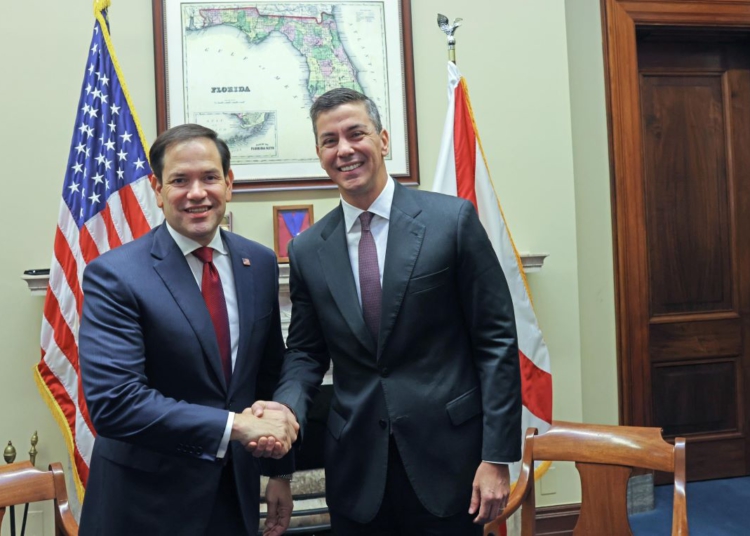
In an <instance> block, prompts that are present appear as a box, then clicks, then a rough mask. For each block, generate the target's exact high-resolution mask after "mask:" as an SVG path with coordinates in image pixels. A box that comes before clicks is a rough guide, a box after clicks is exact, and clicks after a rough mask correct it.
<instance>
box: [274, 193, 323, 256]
mask: <svg viewBox="0 0 750 536" xmlns="http://www.w3.org/2000/svg"><path fill="white" fill-rule="evenodd" d="M313 223H314V221H313V206H312V205H287V206H280V207H273V250H274V251H275V252H276V257H278V259H279V262H281V263H286V262H289V253H288V251H287V246H288V245H289V241H290V240H291V239H292V238H294V237H295V236H297V235H298V234H300V233H301V232H302V231H304V230H305V229H307V228H308V227H310V226H311V225H312V224H313Z"/></svg>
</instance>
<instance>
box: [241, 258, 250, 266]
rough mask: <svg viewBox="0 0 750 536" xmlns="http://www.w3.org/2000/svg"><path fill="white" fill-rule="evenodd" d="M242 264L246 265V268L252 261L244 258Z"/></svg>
mask: <svg viewBox="0 0 750 536" xmlns="http://www.w3.org/2000/svg"><path fill="white" fill-rule="evenodd" d="M242 264H244V265H245V266H250V259H246V258H245V257H242Z"/></svg>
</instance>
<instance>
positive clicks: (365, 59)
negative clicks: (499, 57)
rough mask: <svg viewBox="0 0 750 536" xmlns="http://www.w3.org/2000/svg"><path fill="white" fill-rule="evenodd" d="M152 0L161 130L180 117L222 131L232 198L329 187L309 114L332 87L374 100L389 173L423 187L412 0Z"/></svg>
mask: <svg viewBox="0 0 750 536" xmlns="http://www.w3.org/2000/svg"><path fill="white" fill-rule="evenodd" d="M152 2H153V5H152V7H153V22H154V45H155V46H154V50H155V52H154V53H155V70H156V113H157V129H158V132H159V133H161V132H163V131H164V130H166V129H167V128H169V127H170V126H174V125H179V124H182V123H188V122H197V123H200V124H203V125H205V126H208V127H210V128H213V129H214V130H216V131H217V132H219V135H220V136H221V137H222V138H223V139H225V141H227V143H228V145H229V146H230V150H231V151H232V169H233V171H234V174H235V181H234V187H233V190H234V191H235V192H251V191H268V190H284V189H317V188H335V184H333V182H332V181H331V180H330V179H329V178H328V177H327V176H326V175H325V173H324V172H323V170H322V169H321V167H320V165H319V162H318V159H317V156H316V154H315V140H314V137H313V132H312V125H311V123H310V119H309V115H308V114H309V107H310V105H311V104H312V102H313V100H314V99H315V98H317V97H318V96H319V95H320V94H322V93H323V92H325V91H327V90H328V89H332V88H333V87H339V86H346V87H353V88H354V89H358V90H361V91H362V92H364V93H365V94H367V95H368V96H369V97H370V98H372V99H373V101H374V102H375V103H376V105H377V106H378V109H379V111H380V114H381V119H382V122H383V126H384V127H385V128H386V129H387V130H388V133H389V135H390V143H389V145H390V148H389V154H388V155H387V156H386V165H387V168H388V171H389V173H390V174H391V175H392V176H393V177H394V178H396V179H397V180H399V181H400V182H401V183H403V184H407V185H418V184H419V169H418V161H419V158H418V151H417V132H416V104H415V93H414V61H413V48H412V30H411V4H410V0H353V1H338V0H333V1H332V2H328V3H326V4H320V3H315V2H311V1H309V0H285V1H284V2H283V3H273V2H238V1H225V0H215V1H212V2H211V1H202V2H201V1H198V0H152ZM323 6H331V9H330V13H328V12H326V11H323V9H324V8H323ZM326 9H327V8H326ZM251 28H252V29H251ZM292 35H294V36H314V37H315V38H316V39H315V41H314V42H315V43H322V44H316V45H311V46H309V47H307V48H305V47H306V46H307V45H301V44H300V43H301V42H302V41H306V42H309V40H300V39H296V40H295V39H292V37H291V36H292ZM295 47H296V48H295Z"/></svg>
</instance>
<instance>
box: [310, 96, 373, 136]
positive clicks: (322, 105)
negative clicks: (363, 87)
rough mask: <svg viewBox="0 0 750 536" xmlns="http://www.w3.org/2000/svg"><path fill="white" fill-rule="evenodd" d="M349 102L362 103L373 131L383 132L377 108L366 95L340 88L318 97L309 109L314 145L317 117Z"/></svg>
mask: <svg viewBox="0 0 750 536" xmlns="http://www.w3.org/2000/svg"><path fill="white" fill-rule="evenodd" d="M350 102H361V103H364V105H365V109H366V110H367V115H368V116H369V117H370V121H372V124H373V125H375V130H377V133H378V134H380V133H381V132H382V131H383V123H382V122H381V121H380V113H379V112H378V107H377V106H376V105H375V103H374V102H373V101H372V99H371V98H370V97H368V96H367V95H365V94H363V93H360V92H359V91H355V90H353V89H349V88H346V87H340V88H336V89H332V90H330V91H326V92H325V93H323V94H322V95H321V96H320V97H318V98H317V99H316V100H315V102H314V103H313V105H312V106H311V107H310V119H312V124H313V134H315V145H318V125H317V121H318V117H320V114H322V113H323V112H327V111H329V110H333V109H334V108H338V107H339V106H341V105H342V104H347V103H350Z"/></svg>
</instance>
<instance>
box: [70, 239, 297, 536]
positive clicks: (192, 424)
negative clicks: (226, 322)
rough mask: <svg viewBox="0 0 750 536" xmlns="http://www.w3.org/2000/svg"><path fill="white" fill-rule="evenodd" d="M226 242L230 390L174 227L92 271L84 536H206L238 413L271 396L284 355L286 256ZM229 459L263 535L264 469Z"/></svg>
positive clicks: (87, 315) (82, 337)
mask: <svg viewBox="0 0 750 536" xmlns="http://www.w3.org/2000/svg"><path fill="white" fill-rule="evenodd" d="M221 233H222V238H223V240H224V243H225V244H226V246H227V248H228V250H229V254H230V258H231V264H232V270H233V273H234V279H235V285H236V290H237V302H238V307H239V323H240V340H239V349H238V352H237V358H236V362H235V367H234V372H233V375H232V380H231V383H230V385H226V381H225V379H224V375H223V373H222V368H221V359H220V356H219V347H218V343H217V340H216V334H215V331H214V328H213V324H212V323H211V317H210V315H209V313H208V309H207V307H206V304H205V302H204V300H203V296H202V295H201V291H200V288H199V287H198V285H197V284H196V282H195V278H194V276H193V274H192V272H191V271H190V267H189V266H188V263H187V261H186V259H185V256H184V255H183V253H182V251H181V250H180V248H179V247H178V246H177V244H176V243H175V241H174V239H172V237H171V235H170V234H169V231H168V230H167V228H166V226H165V225H161V226H159V227H157V228H155V229H154V230H152V231H151V232H149V233H148V234H146V235H145V236H143V237H141V238H140V239H138V240H135V241H133V242H131V243H128V244H125V245H123V246H121V247H119V248H117V249H114V250H112V251H110V252H108V253H106V254H104V255H102V256H100V257H98V258H97V259H96V260H94V261H93V262H91V263H90V264H89V265H88V266H87V268H86V270H85V272H84V277H83V292H84V304H83V315H82V319H81V327H80V334H79V347H80V370H81V380H82V382H83V388H84V393H85V397H86V403H87V405H88V409H89V413H90V415H91V421H92V422H93V425H94V428H95V429H96V433H97V439H96V442H95V445H94V451H93V455H92V459H91V466H90V474H89V479H88V485H87V491H86V498H85V501H84V504H83V512H82V518H81V534H82V535H86V534H102V535H106V536H117V535H120V534H122V535H126V534H127V535H131V534H149V535H156V534H164V535H167V534H169V535H174V534H180V535H181V536H182V535H193V534H194V535H196V536H197V535H203V534H205V530H206V526H207V523H208V521H209V516H210V514H211V510H212V507H213V505H214V500H215V496H216V490H217V488H218V485H219V478H220V476H221V471H222V468H223V460H221V459H216V457H215V455H216V452H217V450H218V447H219V443H220V441H221V438H222V435H223V433H224V429H225V426H226V422H227V416H228V412H229V411H235V412H242V410H244V409H245V408H246V407H249V406H250V405H252V403H253V402H254V401H255V400H257V399H268V397H270V396H271V394H272V393H273V389H274V388H275V386H276V384H277V380H278V376H279V371H280V368H281V361H282V356H283V340H282V335H281V326H280V319H279V302H278V265H277V262H276V256H275V255H274V253H273V252H272V251H270V250H269V249H267V248H265V247H263V246H261V245H259V244H256V243H254V242H251V241H249V240H246V239H244V238H241V237H239V236H237V235H234V234H232V233H225V232H224V231H221ZM243 259H247V260H248V261H249V265H247V264H248V263H246V262H245V263H243ZM229 449H231V456H232V460H233V467H234V471H235V480H236V482H237V488H238V490H237V491H238V497H239V501H240V506H241V509H242V513H243V516H244V521H245V524H246V527H247V528H248V532H249V533H251V534H254V533H255V531H256V530H257V527H258V501H259V488H260V485H259V475H260V465H259V462H258V461H257V460H256V459H255V458H253V457H252V456H251V455H250V454H248V453H247V452H245V451H244V450H243V449H242V448H241V446H240V445H237V444H235V442H230V445H229ZM291 463H292V460H291V459H287V458H285V459H284V460H281V461H278V462H276V461H271V462H268V467H267V470H268V472H270V474H279V473H284V472H289V471H290V470H291V469H292V467H291V465H290V464H291Z"/></svg>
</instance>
